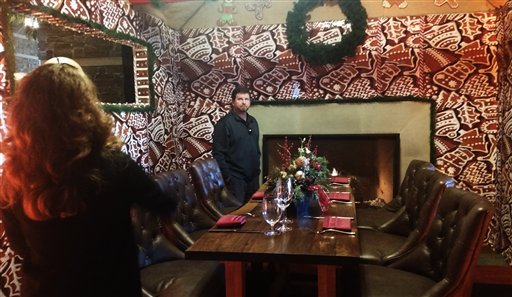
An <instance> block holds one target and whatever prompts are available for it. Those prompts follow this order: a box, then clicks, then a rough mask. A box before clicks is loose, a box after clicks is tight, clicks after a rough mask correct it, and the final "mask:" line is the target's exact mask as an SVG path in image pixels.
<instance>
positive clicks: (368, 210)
mask: <svg viewBox="0 0 512 297" xmlns="http://www.w3.org/2000/svg"><path fill="white" fill-rule="evenodd" d="M420 169H427V170H431V171H434V170H435V166H434V165H433V164H432V163H430V162H427V161H422V160H412V161H411V162H410V163H409V165H408V166H407V171H406V172H405V176H404V179H403V181H402V183H401V184H400V189H399V191H398V193H397V195H396V196H395V197H393V200H391V201H390V202H389V203H387V204H386V205H385V206H384V207H368V206H364V205H363V206H357V207H356V211H357V226H358V228H368V229H379V227H380V226H382V225H384V224H385V223H386V222H388V221H389V220H391V219H392V218H393V217H394V216H395V214H396V212H397V211H400V209H401V208H403V207H405V199H407V197H408V196H409V195H410V191H412V188H413V187H414V176H415V175H416V173H417V172H418V170H420Z"/></svg>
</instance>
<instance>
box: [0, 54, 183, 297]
mask: <svg viewBox="0 0 512 297" xmlns="http://www.w3.org/2000/svg"><path fill="white" fill-rule="evenodd" d="M7 129H8V132H7V137H6V138H5V139H4V140H3V142H2V144H1V151H2V153H3V154H4V157H5V162H4V164H3V169H2V171H3V172H2V177H1V183H0V213H1V214H2V221H3V224H4V226H5V230H6V232H7V238H8V240H9V243H10V246H11V247H12V249H13V250H14V251H15V252H16V253H17V254H18V255H19V256H21V257H22V259H23V263H22V278H21V295H22V296H53V297H55V296H66V297H68V296H140V295H141V289H140V280H139V269H138V266H137V247H136V244H135V240H134V235H133V228H132V225H131V220H130V206H131V204H132V203H138V204H139V205H141V206H143V207H146V208H148V209H150V210H155V211H159V212H160V213H161V214H162V212H167V215H172V213H173V212H174V210H175V207H176V201H173V200H172V198H170V197H164V196H163V195H162V192H161V190H160V188H159V187H158V185H157V184H156V183H155V182H154V181H153V180H152V179H151V178H150V177H149V176H147V175H146V174H145V173H144V171H143V170H142V169H141V168H140V167H139V166H138V165H137V164H136V163H135V162H134V161H132V160H131V159H130V158H129V157H128V156H127V155H125V154H124V153H122V152H121V150H120V149H121V145H122V144H121V142H120V141H119V140H118V139H117V138H116V137H115V136H113V134H112V121H111V118H110V117H109V116H108V115H107V114H105V113H104V112H103V110H102V109H101V106H100V105H99V101H98V98H97V95H96V89H95V86H94V85H93V83H92V82H91V80H90V79H89V78H88V77H87V76H86V75H85V73H84V72H83V71H82V69H81V67H80V66H79V65H78V64H77V63H76V62H75V61H73V60H71V59H67V58H61V57H59V58H52V59H51V60H49V61H48V62H47V63H45V64H44V65H41V66H39V67H38V68H37V69H35V70H34V71H32V72H31V73H29V74H28V75H27V76H25V77H24V78H23V79H22V81H21V83H20V86H19V88H18V90H17V92H16V93H15V94H14V96H13V97H12V99H11V102H10V104H9V106H8V109H7Z"/></svg>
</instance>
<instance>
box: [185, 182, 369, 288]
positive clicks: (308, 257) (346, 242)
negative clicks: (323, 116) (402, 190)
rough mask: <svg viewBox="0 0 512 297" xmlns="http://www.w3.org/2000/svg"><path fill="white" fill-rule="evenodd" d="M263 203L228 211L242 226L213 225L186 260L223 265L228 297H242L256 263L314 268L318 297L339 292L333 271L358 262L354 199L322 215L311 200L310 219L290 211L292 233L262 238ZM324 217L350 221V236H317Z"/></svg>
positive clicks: (336, 203)
mask: <svg viewBox="0 0 512 297" xmlns="http://www.w3.org/2000/svg"><path fill="white" fill-rule="evenodd" d="M328 191H330V192H336V191H340V192H350V187H349V186H348V185H331V186H330V187H328ZM261 204H262V203H261V200H258V199H251V200H249V201H248V202H247V203H246V204H245V205H243V206H242V207H241V208H239V209H237V210H236V211H234V212H232V213H231V214H235V215H242V216H246V218H247V220H246V223H245V224H243V226H241V227H240V228H232V229H230V228H227V229H226V228H221V230H218V229H219V228H216V227H213V228H212V229H210V230H209V232H207V233H205V234H204V235H202V236H201V237H200V238H199V239H198V240H196V241H195V242H194V243H193V244H192V245H191V246H190V247H189V248H188V249H187V250H186V251H185V258H186V259H190V260H214V261H221V262H223V263H224V265H225V284H226V296H227V297H243V296H245V294H246V269H247V266H248V264H249V263H258V262H260V263H287V264H309V265H314V266H316V273H317V280H318V281H317V290H318V296H319V297H335V296H340V293H341V292H338V294H337V285H336V283H337V282H336V271H337V269H339V268H341V269H342V268H343V266H345V265H353V264H356V263H358V261H359V258H360V248H359V239H358V233H357V218H356V210H355V201H354V196H353V195H352V194H350V200H349V201H334V200H332V201H331V202H330V203H329V205H328V207H327V210H325V212H322V211H321V209H320V207H318V203H317V201H316V200H313V201H312V202H311V206H310V209H309V213H310V215H309V216H306V217H301V218H297V217H295V216H294V214H293V211H292V210H293V207H290V208H288V213H287V214H288V217H289V218H290V219H292V220H293V222H292V223H291V224H290V226H291V227H292V230H290V231H287V232H282V233H281V234H279V235H277V236H266V235H265V234H264V232H265V231H267V230H269V228H270V227H269V224H267V223H266V222H265V220H264V219H263V216H262V214H261ZM325 217H343V218H349V219H351V221H352V225H351V228H352V230H351V232H352V234H344V233H338V232H325V233H319V231H321V230H323V221H324V219H325ZM340 291H341V290H340Z"/></svg>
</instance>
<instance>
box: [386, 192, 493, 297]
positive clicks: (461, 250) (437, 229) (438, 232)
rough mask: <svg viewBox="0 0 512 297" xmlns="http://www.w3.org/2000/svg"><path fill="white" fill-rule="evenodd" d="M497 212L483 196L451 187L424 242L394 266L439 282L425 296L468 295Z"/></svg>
mask: <svg viewBox="0 0 512 297" xmlns="http://www.w3.org/2000/svg"><path fill="white" fill-rule="evenodd" d="M493 213H494V210H493V208H492V206H491V205H490V203H489V202H488V201H487V200H486V199H484V198H483V197H481V196H479V195H477V194H475V193H472V192H469V191H465V190H461V189H457V188H453V187H452V188H447V189H446V190H445V191H444V193H443V195H442V198H441V201H440V203H439V207H438V208H437V212H436V215H435V218H434V220H433V222H432V226H431V228H430V230H429V232H428V234H427V238H426V240H425V241H424V243H423V244H421V245H420V246H418V247H417V248H415V249H414V250H413V251H412V252H411V253H410V254H408V255H406V256H404V257H402V258H401V259H399V260H398V261H396V262H394V263H392V264H391V265H390V267H393V268H398V269H401V270H406V271H409V272H413V273H416V274H420V275H423V276H425V277H428V278H430V279H433V280H435V281H437V283H436V285H435V286H433V287H432V288H431V289H430V290H429V292H428V293H427V294H425V295H424V296H461V295H467V294H468V292H470V291H471V286H472V280H473V275H472V274H473V270H474V267H475V265H476V262H477V259H478V256H479V254H480V249H481V246H482V244H483V239H484V236H485V233H486V232H487V228H488V226H489V222H490V220H491V218H492V215H493ZM467 296H469V295H467Z"/></svg>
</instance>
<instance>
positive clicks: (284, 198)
mask: <svg viewBox="0 0 512 297" xmlns="http://www.w3.org/2000/svg"><path fill="white" fill-rule="evenodd" d="M278 187H279V188H278ZM276 188H278V190H276V198H277V200H278V205H279V208H281V211H282V213H283V215H282V219H281V226H280V227H279V228H277V230H279V231H281V232H286V231H290V230H292V227H290V226H288V225H287V224H289V223H292V220H289V219H288V218H287V217H286V209H287V208H288V206H290V203H291V202H292V198H293V180H292V178H291V177H288V178H286V179H284V180H282V181H281V180H280V181H279V182H277V183H276Z"/></svg>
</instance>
